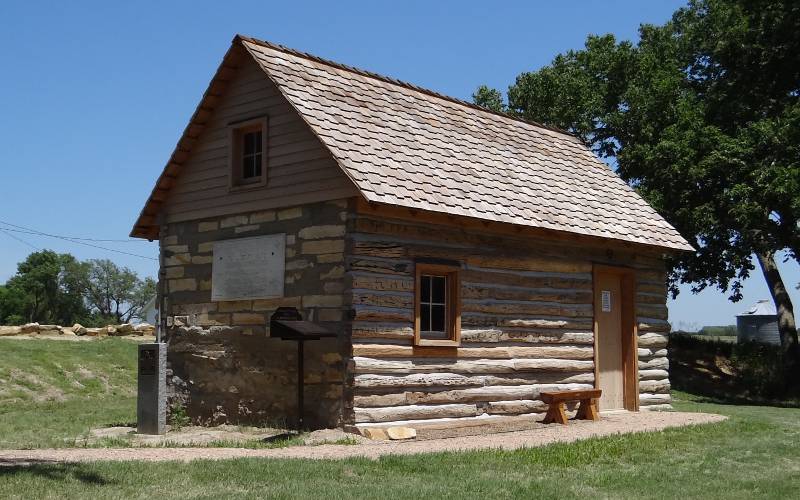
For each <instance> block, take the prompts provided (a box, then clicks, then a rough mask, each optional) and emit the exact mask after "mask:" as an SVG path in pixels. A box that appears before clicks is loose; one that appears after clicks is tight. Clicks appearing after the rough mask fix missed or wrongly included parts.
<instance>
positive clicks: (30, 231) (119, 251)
mask: <svg viewBox="0 0 800 500" xmlns="http://www.w3.org/2000/svg"><path fill="white" fill-rule="evenodd" d="M0 223H2V224H5V225H8V226H11V227H16V228H19V229H24V230H26V231H28V232H29V234H34V235H37V236H48V237H50V238H57V239H59V240H64V241H69V242H71V243H76V244H78V245H84V246H87V247H92V248H99V249H100V250H105V251H107V252H115V253H120V254H123V255H130V256H131V257H139V258H140V259H148V260H158V259H156V258H153V257H148V256H146V255H139V254H137V253H131V252H125V251H122V250H116V249H113V248H106V247H101V246H100V245H93V244H91V243H86V241H81V240H78V239H76V238H70V237H68V236H60V235H57V234H49V233H44V232H42V231H37V230H35V229H31V228H29V227H25V226H18V225H16V224H11V223H10V222H4V221H1V220H0ZM6 229H7V228H0V231H3V232H4V233H5V234H7V235H8V236H11V237H12V238H14V239H15V240H18V241H23V240H21V239H20V238H17V237H16V236H14V235H12V234H11V233H9V232H6ZM8 230H9V231H12V230H11V229H8ZM89 241H94V240H89ZM26 244H27V245H30V246H33V245H31V244H30V243H27V242H26ZM34 248H36V247H34ZM37 250H39V249H38V248H37Z"/></svg>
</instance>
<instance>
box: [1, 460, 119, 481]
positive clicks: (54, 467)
mask: <svg viewBox="0 0 800 500" xmlns="http://www.w3.org/2000/svg"><path fill="white" fill-rule="evenodd" d="M11 476H20V479H24V478H25V477H39V478H42V479H47V480H51V481H56V482H59V483H63V482H64V481H67V480H70V479H75V480H77V481H79V482H81V483H84V484H87V485H97V486H108V485H112V484H114V483H115V481H113V480H109V479H107V478H105V477H103V476H101V475H100V474H98V473H97V472H94V471H92V470H90V468H89V467H88V466H87V465H86V464H71V463H64V462H60V461H57V460H30V459H25V460H9V459H4V458H0V480H2V479H4V478H9V477H11Z"/></svg>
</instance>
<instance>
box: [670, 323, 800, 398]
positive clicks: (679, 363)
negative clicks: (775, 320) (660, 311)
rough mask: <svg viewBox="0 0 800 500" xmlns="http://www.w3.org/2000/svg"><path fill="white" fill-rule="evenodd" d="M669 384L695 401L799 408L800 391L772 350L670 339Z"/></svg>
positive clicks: (675, 337)
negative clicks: (687, 393)
mask: <svg viewBox="0 0 800 500" xmlns="http://www.w3.org/2000/svg"><path fill="white" fill-rule="evenodd" d="M668 349H669V364H670V382H671V385H672V388H673V389H677V390H680V391H685V392H690V393H692V394H695V395H697V396H698V397H699V399H698V401H701V402H706V403H716V404H733V405H742V404H746V405H765V406H780V407H791V408H796V407H800V387H798V385H799V384H798V383H797V381H796V379H795V378H794V377H791V376H789V375H788V374H787V373H785V370H784V369H783V362H782V359H781V355H780V351H779V350H778V348H777V347H775V346H768V345H760V344H731V343H728V342H722V341H715V340H705V339H699V338H694V337H690V336H687V335H675V334H672V335H670V339H669V347H668Z"/></svg>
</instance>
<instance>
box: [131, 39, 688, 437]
mask: <svg viewBox="0 0 800 500" xmlns="http://www.w3.org/2000/svg"><path fill="white" fill-rule="evenodd" d="M131 236H133V237H139V238H146V239H150V240H158V243H159V248H160V269H159V296H158V300H159V310H160V311H161V318H160V322H161V324H160V327H161V329H162V331H163V332H164V339H165V341H166V342H167V343H168V356H167V357H168V367H169V368H168V373H167V377H168V387H169V391H170V392H169V393H170V398H171V399H172V404H180V405H183V406H184V407H185V410H186V412H187V413H188V415H189V416H190V417H191V418H192V419H193V420H194V421H195V422H198V423H207V424H217V423H224V422H238V423H248V422H249V423H262V422H291V421H293V420H295V419H296V418H297V411H298V408H297V398H296V386H297V382H296V380H297V376H298V373H297V370H298V368H297V350H296V346H295V345H294V343H292V342H286V341H283V340H281V339H280V338H275V337H273V336H271V335H270V317H271V316H272V314H273V313H274V312H275V311H276V310H277V308H279V307H293V308H296V309H297V310H299V311H300V313H301V314H302V316H303V318H304V319H305V320H307V321H311V322H314V323H315V324H318V325H321V326H323V327H324V328H326V329H328V331H331V332H333V333H335V336H334V337H332V338H322V339H319V340H316V341H312V342H307V347H306V350H305V354H304V357H305V367H304V370H303V372H302V373H301V374H300V376H301V377H302V380H303V382H304V385H305V391H306V401H307V405H306V409H305V414H306V420H305V423H306V425H308V426H309V427H322V426H342V427H345V428H363V427H368V426H376V425H387V424H396V423H399V422H406V423H408V422H430V421H436V420H437V419H447V420H448V421H451V422H456V424H457V423H459V422H463V423H464V424H465V425H466V424H468V423H469V422H472V421H475V420H476V419H487V418H499V417H503V416H512V415H516V416H526V417H530V418H531V419H537V418H541V417H542V416H543V415H544V411H545V409H546V407H545V405H544V404H543V402H542V401H541V398H540V397H539V395H540V393H541V392H542V391H547V390H571V389H576V390H577V389H585V388H593V387H597V388H600V389H602V397H601V399H600V401H599V406H600V410H601V411H610V410H630V411H638V410H647V409H655V408H658V409H662V408H668V407H669V405H670V395H669V389H670V384H669V373H668V368H669V367H668V362H667V357H666V344H667V334H668V331H669V325H668V323H667V307H666V297H667V290H666V287H665V258H667V257H668V256H669V255H670V254H672V253H675V252H683V251H691V250H692V246H691V245H690V244H689V243H687V241H686V240H684V238H683V237H681V235H680V234H679V233H678V232H677V231H676V230H675V229H674V228H673V227H672V226H670V224H669V223H667V222H666V221H665V220H664V219H663V218H662V217H661V216H660V215H659V214H658V213H657V212H656V211H655V210H654V209H653V208H652V207H651V206H649V205H648V204H647V203H646V202H645V201H644V200H643V199H642V198H641V197H640V196H639V195H638V194H637V193H636V192H635V191H634V190H632V189H631V188H630V187H629V186H628V185H627V184H626V183H625V182H624V181H623V180H621V179H620V178H619V177H618V176H617V175H616V174H615V173H614V172H613V171H612V170H611V169H610V168H609V167H608V166H606V165H605V164H604V163H602V162H601V161H600V160H598V159H597V158H596V157H595V156H594V155H593V154H592V152H591V151H590V150H589V149H587V147H586V146H585V145H584V144H583V143H581V141H580V140H578V139H577V138H576V137H574V136H573V135H570V134H568V133H565V132H563V131H560V130H556V129H554V128H550V127H546V126H543V125H540V124H536V123H530V122H527V121H523V120H520V119H517V118H514V117H511V116H507V115H505V114H501V113H495V112H492V111H490V110H487V109H483V108H481V107H478V106H476V105H473V104H471V103H468V102H464V101H461V100H458V99H454V98H451V97H447V96H444V95H440V94H438V93H435V92H432V91H430V90H427V89H424V88H420V87H417V86H415V85H412V84H409V83H405V82H401V81H398V80H395V79H392V78H388V77H385V76H381V75H378V74H374V73H371V72H368V71H363V70H359V69H355V68H352V67H349V66H346V65H343V64H338V63H334V62H331V61H327V60H323V59H320V58H318V57H315V56H313V55H310V54H307V53H302V52H298V51H296V50H292V49H288V48H285V47H283V46H279V45H275V44H272V43H268V42H264V41H260V40H256V39H253V38H249V37H246V36H241V35H237V36H236V37H235V38H234V39H233V41H232V44H231V47H230V49H229V50H228V51H227V53H226V54H225V56H224V58H223V60H222V63H221V64H220V66H219V68H218V70H217V72H216V74H215V75H214V76H213V78H212V80H211V83H210V84H209V86H208V89H207V90H206V92H205V94H204V95H203V97H202V100H201V101H200V104H199V105H198V107H197V109H196V111H195V113H194V115H193V116H192V117H191V120H190V121H189V124H188V125H187V127H186V129H185V130H184V131H183V135H182V136H181V137H180V139H179V141H178V144H177V146H176V148H175V150H174V152H173V154H172V156H171V157H170V158H169V160H168V162H167V164H166V166H165V167H164V169H163V172H162V173H161V175H160V177H159V178H158V180H157V181H156V184H155V187H154V188H153V190H152V193H151V194H150V197H149V198H148V199H147V201H146V204H145V206H144V208H143V209H142V211H141V214H140V216H139V218H138V220H137V221H136V222H135V225H134V227H133V230H132V232H131Z"/></svg>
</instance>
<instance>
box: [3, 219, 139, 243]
mask: <svg viewBox="0 0 800 500" xmlns="http://www.w3.org/2000/svg"><path fill="white" fill-rule="evenodd" d="M0 224H5V225H7V226H11V227H16V228H17V229H9V228H4V229H5V230H6V231H14V232H15V233H27V234H38V235H44V236H51V237H53V238H63V239H67V240H78V241H97V242H112V243H149V242H148V241H146V240H142V239H134V238H129V239H127V240H114V239H101V238H80V237H78V236H64V235H61V234H49V233H43V232H42V231H37V230H36V229H31V228H28V227H25V226H18V225H17V224H12V223H10V222H5V221H1V220H0Z"/></svg>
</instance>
